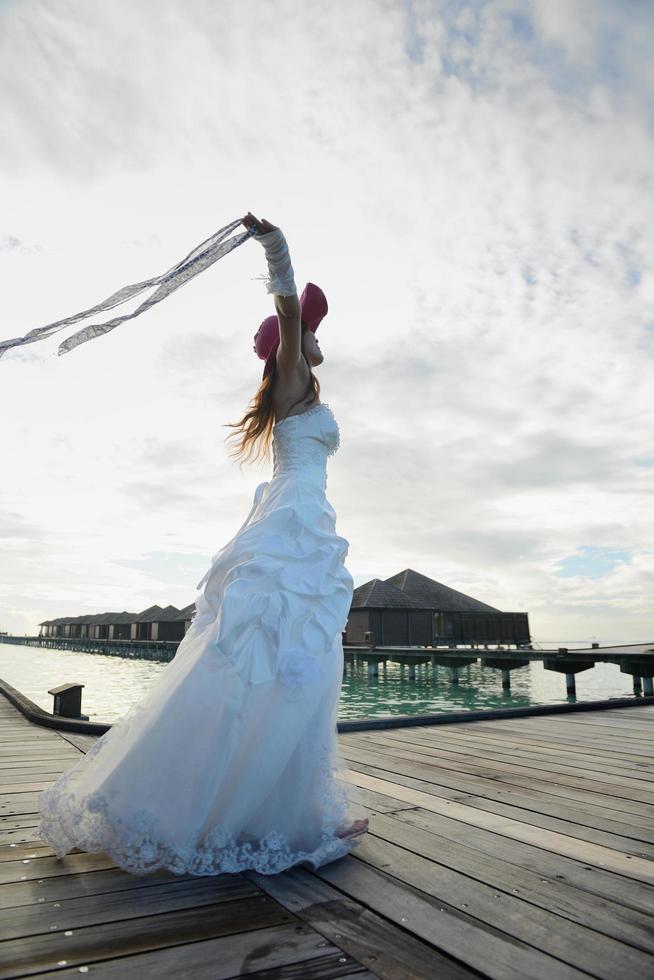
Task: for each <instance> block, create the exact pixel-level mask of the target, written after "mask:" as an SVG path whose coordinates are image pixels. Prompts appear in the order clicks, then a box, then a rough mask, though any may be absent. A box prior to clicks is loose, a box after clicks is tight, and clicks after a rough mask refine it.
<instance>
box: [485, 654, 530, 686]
mask: <svg viewBox="0 0 654 980" xmlns="http://www.w3.org/2000/svg"><path fill="white" fill-rule="evenodd" d="M481 663H482V666H483V667H492V668H494V669H495V670H501V671H502V690H503V691H510V690H511V671H512V670H517V669H518V668H519V667H526V666H527V664H528V663H529V661H528V660H518V658H517V657H482V658H481Z"/></svg>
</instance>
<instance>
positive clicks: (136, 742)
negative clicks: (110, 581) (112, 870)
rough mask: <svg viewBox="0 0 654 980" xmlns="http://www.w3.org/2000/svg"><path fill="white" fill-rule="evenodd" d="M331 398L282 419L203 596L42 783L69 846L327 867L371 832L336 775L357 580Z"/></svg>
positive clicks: (159, 863)
mask: <svg viewBox="0 0 654 980" xmlns="http://www.w3.org/2000/svg"><path fill="white" fill-rule="evenodd" d="M338 445H339V429H338V425H337V423H336V420H335V418H334V416H333V414H332V412H331V409H330V408H329V406H328V405H327V404H326V403H324V402H323V403H319V404H317V405H315V406H314V407H313V408H310V409H308V410H305V411H303V412H302V413H301V414H299V415H293V416H290V417H287V418H286V419H283V420H282V421H280V422H278V423H277V424H276V425H275V427H274V429H273V461H274V465H273V475H272V479H271V480H269V481H266V482H264V483H260V484H259V486H258V487H257V488H256V491H255V493H254V502H253V504H252V508H251V510H250V513H249V514H248V516H247V518H246V520H245V522H244V524H243V525H242V526H241V528H240V529H239V530H238V531H237V533H236V535H235V536H234V537H233V538H232V540H231V541H229V542H228V543H227V544H226V545H225V546H224V547H223V548H222V549H221V550H220V551H219V552H218V553H217V554H216V555H215V556H214V558H213V560H212V563H211V567H210V568H209V570H208V571H207V573H206V575H205V576H204V578H203V579H202V581H201V582H200V583H199V585H198V589H200V590H201V591H200V594H199V595H198V597H197V600H196V607H197V612H196V615H195V618H194V619H193V622H192V623H191V626H190V628H189V630H188V632H187V634H186V636H185V637H184V639H183V641H182V642H181V643H180V646H179V648H178V650H177V653H176V655H175V658H174V659H173V660H172V661H171V663H170V664H168V665H167V667H166V668H165V669H164V670H163V671H162V673H161V675H160V676H159V677H158V679H157V681H156V682H155V684H154V686H153V687H152V688H151V689H150V691H148V693H147V695H146V697H145V698H144V699H143V700H142V701H141V702H140V703H138V704H137V705H135V706H134V707H132V708H131V709H130V710H129V711H128V712H127V714H126V715H125V716H124V717H123V718H122V719H120V720H119V721H118V722H116V723H115V724H114V725H113V726H112V727H111V729H110V730H109V731H108V732H106V734H104V735H103V736H102V737H101V738H99V739H98V741H97V742H96V743H95V744H94V745H93V746H92V748H91V749H90V751H89V752H88V753H87V754H86V756H85V757H83V758H81V759H80V760H79V761H78V762H77V763H76V764H75V766H73V768H72V769H70V770H68V771H67V772H65V773H63V774H62V775H61V776H60V777H59V779H58V780H57V781H56V782H55V783H54V784H53V785H52V786H51V787H49V788H48V789H47V790H45V791H44V792H43V793H41V795H40V797H39V813H40V822H39V836H40V837H41V838H42V839H43V840H44V841H46V842H48V843H49V844H51V846H52V847H53V848H54V849H55V851H56V853H57V856H58V857H63V855H64V854H66V853H67V852H68V851H70V850H72V849H73V848H75V847H77V848H80V849H82V850H84V851H90V852H103V853H105V854H107V855H109V856H110V857H111V858H112V860H113V861H114V862H115V863H116V864H117V865H118V866H119V867H122V868H124V869H125V870H127V871H130V872H133V873H135V874H145V873H149V872H151V871H155V870H156V869H158V868H167V869H169V870H170V871H172V872H173V873H175V874H179V875H183V874H192V875H216V874H221V873H223V872H238V871H242V870H245V869H255V870H257V871H260V872H262V873H264V874H275V873H277V872H279V871H283V870H284V869H285V868H288V867H291V866H292V865H294V864H300V863H308V866H309V867H319V866H320V865H323V864H327V863H328V862H330V861H333V860H335V859H336V858H339V857H341V856H342V855H344V854H346V853H347V852H348V851H349V850H351V848H352V847H355V846H356V844H357V843H358V842H359V841H360V840H361V835H360V834H359V836H355V837H345V838H344V837H341V836H339V835H338V830H339V829H341V830H343V829H344V828H345V827H347V826H349V825H350V824H351V823H352V821H353V820H354V819H356V818H361V817H364V816H365V811H364V810H363V808H362V807H360V806H359V804H358V803H357V802H355V797H354V796H353V793H354V792H355V791H354V790H352V789H350V790H346V788H345V787H346V784H345V782H344V781H343V780H341V779H340V778H338V775H339V772H342V770H343V769H344V763H343V760H342V757H341V755H340V750H339V748H338V744H337V729H336V715H337V709H338V701H339V695H340V690H341V683H342V670H343V645H342V633H341V631H342V630H343V629H344V628H345V623H346V620H347V616H348V613H349V609H350V603H351V599H352V590H353V580H352V576H351V575H350V573H349V572H348V571H347V569H346V568H345V565H344V559H345V556H346V555H347V552H348V546H349V545H348V541H347V540H346V539H345V538H343V537H339V536H338V535H337V534H336V530H335V522H336V514H335V511H334V509H333V508H332V506H331V504H330V503H329V501H328V500H327V498H326V496H325V488H326V466H327V458H328V457H329V456H331V455H332V454H333V453H334V452H336V450H337V448H338Z"/></svg>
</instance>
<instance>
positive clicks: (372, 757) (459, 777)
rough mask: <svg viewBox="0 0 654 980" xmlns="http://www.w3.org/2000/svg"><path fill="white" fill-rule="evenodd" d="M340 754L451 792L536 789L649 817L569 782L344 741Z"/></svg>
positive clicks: (644, 807) (641, 805)
mask: <svg viewBox="0 0 654 980" xmlns="http://www.w3.org/2000/svg"><path fill="white" fill-rule="evenodd" d="M341 751H342V752H343V756H344V758H345V759H346V760H347V761H355V762H364V763H365V762H367V761H368V762H372V764H373V765H378V766H380V768H386V769H389V770H392V768H393V767H396V768H397V770H398V771H400V772H404V773H406V774H407V775H416V776H421V777H422V778H426V779H431V780H432V782H434V783H438V784H440V785H443V786H446V787H450V788H451V789H460V790H464V791H473V792H475V791H477V792H479V791H481V789H482V788H486V789H493V790H497V787H498V786H501V787H502V788H503V790H504V792H513V791H515V787H520V788H526V789H530V790H535V791H537V792H540V793H542V794H544V795H546V796H549V797H557V798H563V799H565V800H578V801H580V802H586V803H596V804H600V805H605V806H607V807H610V808H612V809H613V810H618V811H620V812H624V813H636V814H641V815H645V816H649V813H650V806H649V804H647V803H645V802H643V801H640V800H627V799H625V798H624V797H615V796H609V795H608V794H606V793H604V794H601V793H595V792H587V791H586V790H584V789H581V788H575V787H570V786H568V785H567V783H566V784H565V785H557V784H556V783H554V782H549V781H547V782H546V781H544V780H542V779H536V778H532V777H529V776H520V775H518V774H515V773H511V774H506V775H504V774H498V775H497V776H491V777H489V776H483V775H481V774H478V773H474V772H467V771H466V772H459V771H458V770H457V769H456V768H450V767H445V766H440V765H439V766H435V765H432V764H430V763H429V762H423V761H418V760H416V758H415V757H414V756H412V755H411V753H406V752H404V753H403V752H402V751H398V750H396V749H393V748H385V749H384V750H383V751H382V752H375V751H373V750H372V749H371V748H369V747H367V746H366V745H365V744H363V743H358V744H357V745H354V743H352V742H348V743H345V742H342V743H341Z"/></svg>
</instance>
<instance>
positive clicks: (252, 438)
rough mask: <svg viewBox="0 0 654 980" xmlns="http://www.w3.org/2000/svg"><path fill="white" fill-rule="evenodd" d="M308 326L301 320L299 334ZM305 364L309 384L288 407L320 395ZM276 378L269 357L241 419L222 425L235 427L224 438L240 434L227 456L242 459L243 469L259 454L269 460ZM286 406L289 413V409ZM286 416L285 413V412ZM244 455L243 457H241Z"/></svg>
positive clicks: (313, 378) (312, 375) (236, 436)
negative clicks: (311, 393)
mask: <svg viewBox="0 0 654 980" xmlns="http://www.w3.org/2000/svg"><path fill="white" fill-rule="evenodd" d="M308 329H309V325H308V323H305V322H304V320H302V334H301V337H304V335H305V333H306V332H307V330H308ZM305 361H306V364H307V367H308V368H309V384H308V385H307V390H306V391H305V392H304V394H303V395H302V396H301V397H300V398H297V399H296V400H295V401H294V402H293V404H292V405H291V408H293V406H295V405H297V403H298V402H301V401H304V400H305V399H306V398H307V397H308V395H309V394H310V392H311V391H313V393H314V396H313V400H316V401H317V400H318V398H319V396H320V382H319V381H318V378H317V377H316V376H315V374H314V373H313V371H312V370H311V365H310V364H309V362H308V361H307V360H306V357H305ZM276 377H277V359H276V358H273V360H272V370H271V371H269V372H268V374H267V375H266V376H265V378H263V380H262V382H261V384H260V385H259V388H258V391H257V392H256V394H255V395H254V397H253V398H252V400H251V402H250V407H249V408H248V410H247V411H246V413H245V415H244V416H243V418H242V419H241V420H240V422H226V423H225V426H226V427H227V428H230V429H236V430H237V431H236V432H230V434H229V435H228V436H227V439H226V440H225V441H227V440H229V439H234V438H238V437H239V434H240V440H239V442H238V444H237V445H236V447H235V448H234V451H233V452H231V453H230V457H231V458H232V459H233V460H237V459H241V462H240V464H239V465H240V467H241V469H242V468H243V464H244V463H254V462H256V461H257V460H258V459H260V458H261V456H263V457H264V459H266V460H269V459H270V444H271V442H272V428H273V425H274V423H275V412H274V407H273V393H274V390H275V379H276ZM290 410H291V409H290V408H289V412H290ZM286 415H287V416H288V412H287V413H286ZM241 457H244V458H241Z"/></svg>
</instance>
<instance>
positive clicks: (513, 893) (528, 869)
mask: <svg viewBox="0 0 654 980" xmlns="http://www.w3.org/2000/svg"><path fill="white" fill-rule="evenodd" d="M94 740H95V736H92V735H88V734H80V733H78V732H63V731H62V732H58V731H54V730H52V729H49V728H44V727H42V726H40V725H36V724H34V723H32V722H30V721H29V720H28V719H27V718H26V717H24V716H23V714H21V712H19V711H18V710H17V709H16V708H15V707H14V706H13V704H11V703H10V702H9V701H8V700H6V699H5V698H4V697H2V696H0V881H1V883H2V887H1V888H0V903H1V905H2V910H3V911H2V916H1V917H0V923H1V924H0V930H1V931H0V978H9V977H41V978H43V977H55V976H56V977H66V976H71V977H72V976H73V975H74V976H79V974H80V973H88V974H90V975H93V976H95V977H101V978H120V980H129V978H138V980H148V978H157V980H160V978H161V980H164V978H171V980H172V978H175V980H180V978H181V980H185V978H191V977H192V978H194V980H203V978H207V980H208V978H211V980H219V978H223V977H224V978H228V977H248V978H250V980H254V978H261V980H263V978H272V977H275V978H295V980H311V978H316V980H317V978H325V980H326V978H331V977H342V978H345V977H349V978H353V980H354V978H357V980H365V978H369V977H384V978H388V980H395V978H399V980H405V978H406V980H410V978H411V980H416V978H429V980H431V978H435V977H438V978H444V980H463V978H467V977H494V978H498V980H531V978H542V980H559V978H560V980H572V978H582V977H588V976H592V977H600V978H606V980H620V978H625V980H627V978H628V980H632V978H634V977H643V978H644V977H646V976H652V975H654V930H653V929H652V921H653V919H652V913H653V912H654V861H653V858H654V806H653V804H654V705H652V704H651V703H648V704H640V705H639V704H634V705H633V706H629V707H624V708H612V709H605V710H586V711H583V712H582V711H579V712H577V711H575V712H570V713H567V714H555V715H547V716H539V717H532V718H528V717H521V718H510V719H508V718H504V719H498V720H489V721H483V720H480V721H471V722H463V723H456V724H455V723H452V724H438V725H415V726H411V727H405V728H394V729H388V730H377V729H375V730H370V731H356V732H347V733H342V734H340V735H339V740H340V745H341V747H342V750H343V752H344V755H345V757H346V759H347V761H348V765H349V769H348V773H347V779H348V781H349V782H351V783H352V784H353V785H354V786H356V787H358V790H357V792H358V793H359V794H360V796H361V800H362V802H363V803H364V804H365V806H366V807H367V810H368V813H369V816H370V832H369V833H368V834H367V835H366V837H365V838H364V840H363V841H362V843H361V844H360V845H359V847H358V848H356V850H355V851H354V852H353V853H352V854H350V855H348V856H347V857H346V858H343V859H341V860H340V861H336V862H333V863H332V864H329V865H326V866H324V867H323V868H320V869H318V870H317V871H315V872H311V871H309V870H307V869H304V868H296V869H293V870H291V871H288V872H284V873H282V874H279V875H274V876H268V875H259V874H256V873H251V872H246V873H244V874H237V875H221V876H217V877H206V878H195V877H192V876H188V877H178V876H175V875H172V874H169V873H163V872H157V873H155V874H153V875H150V876H147V877H145V878H143V877H137V876H134V875H130V874H127V873H125V872H123V871H122V870H120V869H118V868H116V867H115V865H113V864H112V863H111V861H110V860H109V859H107V858H106V857H104V856H103V855H96V854H85V853H83V852H81V851H77V852H74V853H72V854H68V855H67V856H66V857H65V858H64V859H63V861H57V860H56V858H55V857H54V855H53V852H52V850H51V848H50V847H48V846H45V845H43V844H42V843H41V842H39V841H38V839H37V836H36V826H37V822H38V819H37V797H38V794H39V792H40V791H41V790H43V789H45V788H46V787H47V786H49V785H50V784H51V783H52V782H53V781H54V780H55V779H56V778H57V777H58V775H59V774H60V773H61V772H63V771H65V770H66V769H68V768H69V767H70V766H71V765H73V764H74V762H75V761H76V759H78V758H79V753H80V751H81V752H84V751H87V750H88V748H89V747H90V746H91V745H92V744H93V742H94Z"/></svg>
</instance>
